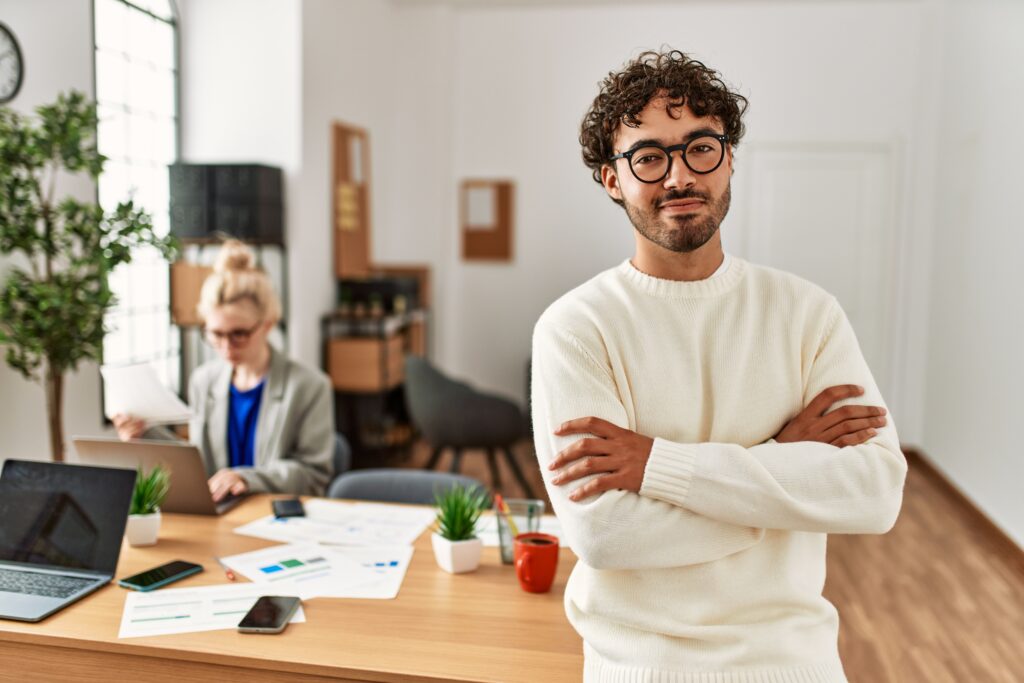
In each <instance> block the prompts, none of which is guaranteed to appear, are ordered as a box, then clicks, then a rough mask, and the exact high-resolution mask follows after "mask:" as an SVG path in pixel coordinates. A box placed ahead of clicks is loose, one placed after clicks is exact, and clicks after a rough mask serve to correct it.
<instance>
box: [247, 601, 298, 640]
mask: <svg viewBox="0 0 1024 683" xmlns="http://www.w3.org/2000/svg"><path fill="white" fill-rule="evenodd" d="M301 604H302V601H301V600H299V599H298V598H294V597H288V596H282V595H264V596H263V597H261V598H260V599H259V600H257V601H256V604H254V605H253V606H252V608H250V609H249V611H248V613H246V615H245V616H244V617H242V620H241V621H240V622H238V630H239V631H240V632H241V633H280V632H281V631H283V630H284V627H285V626H287V625H288V622H289V621H291V620H292V617H293V616H295V611H296V610H297V609H299V605H301Z"/></svg>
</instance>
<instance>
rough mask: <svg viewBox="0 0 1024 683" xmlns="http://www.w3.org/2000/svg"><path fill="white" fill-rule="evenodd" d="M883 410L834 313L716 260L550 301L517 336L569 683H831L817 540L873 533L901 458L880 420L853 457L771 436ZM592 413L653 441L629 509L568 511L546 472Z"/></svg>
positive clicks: (587, 505)
mask: <svg viewBox="0 0 1024 683" xmlns="http://www.w3.org/2000/svg"><path fill="white" fill-rule="evenodd" d="M837 384H859V385H861V386H863V387H864V389H865V393H864V395H863V396H860V397H858V398H857V399H856V402H857V403H861V404H865V405H878V406H882V405H884V402H883V401H882V397H881V395H880V394H879V391H878V387H877V386H876V385H875V381H874V379H873V378H872V376H871V372H870V371H869V370H868V367H867V365H866V364H865V362H864V358H863V356H862V354H861V352H860V348H859V346H858V344H857V339H856V337H855V336H854V333H853V330H852V329H851V327H850V324H849V322H848V320H847V318H846V316H845V315H844V314H843V311H842V309H841V308H840V307H839V305H838V303H837V302H836V300H835V299H834V298H833V297H831V296H830V295H828V294H827V293H825V292H824V291H823V290H821V289H820V288H818V287H816V286H815V285H812V284H810V283H808V282H806V281H804V280H801V279H799V278H797V277H795V276H792V275H789V274H786V273H782V272H779V271H776V270H772V269H769V268H764V267H760V266H755V265H752V264H750V263H747V262H746V261H743V260H742V259H739V258H734V259H733V261H732V263H731V265H730V267H729V268H728V270H726V271H725V272H724V273H722V274H721V275H720V276H719V277H716V278H714V279H707V280H701V281H696V282H676V281H668V280H659V279H656V278H653V277H650V276H648V275H645V274H643V273H641V272H640V271H638V270H636V269H635V268H634V267H633V266H632V265H631V264H630V263H629V261H626V262H624V263H623V264H622V265H620V266H618V267H616V268H613V269H612V270H609V271H606V272H604V273H601V274H600V275H598V276H597V277H595V278H593V279H592V280H590V281H589V282H587V283H585V284H583V285H582V286H580V287H578V288H576V289H575V290H573V291H571V292H569V293H568V294H566V295H565V296H563V297H562V298H561V299H559V300H558V301H557V302H555V303H554V304H553V305H552V306H551V307H550V308H548V310H547V311H546V312H545V313H544V314H543V315H542V316H541V318H540V320H539V321H538V323H537V326H536V329H535V331H534V339H533V420H534V431H535V435H536V437H535V438H536V446H537V455H538V458H539V460H540V464H541V469H542V471H543V472H544V476H545V483H546V486H547V490H548V495H549V496H550V497H551V501H552V504H553V506H554V509H555V512H556V513H557V515H558V517H559V518H560V519H561V522H562V528H563V532H564V535H565V536H564V537H565V539H566V542H567V543H568V544H569V545H570V547H571V548H572V549H573V551H574V552H575V553H576V555H577V556H578V557H579V560H580V561H579V562H578V563H577V565H576V568H575V570H574V571H573V573H572V576H571V578H570V580H569V584H568V586H567V588H566V594H565V608H566V612H567V614H568V617H569V621H570V622H571V623H572V625H573V626H574V627H575V628H576V630H577V631H578V632H579V633H580V635H581V636H582V638H583V640H584V653H585V661H586V664H585V680H587V681H616V682H623V683H624V682H633V681H651V682H656V683H712V682H713V683H769V682H770V683H791V682H792V683H797V682H800V683H818V682H823V683H824V682H827V683H833V682H836V681H845V680H846V679H845V676H844V673H843V669H842V665H841V664H840V661H839V655H838V649H837V638H838V615H837V613H836V610H835V608H834V607H833V606H832V605H831V604H830V603H829V602H828V601H827V600H825V598H823V597H822V594H821V593H822V587H823V585H824V582H825V542H826V534H828V533H872V534H878V533H884V532H886V531H887V530H888V529H889V528H890V527H891V526H892V525H893V523H894V522H895V520H896V516H897V514H898V513H899V509H900V504H901V502H902V492H903V481H904V477H905V474H906V461H905V460H904V458H903V455H902V453H901V452H900V449H899V441H898V439H897V436H896V430H895V428H894V426H893V423H892V420H891V418H890V419H889V420H888V425H887V426H886V427H884V428H881V429H879V431H878V434H877V436H875V437H874V438H872V439H871V440H870V441H869V442H868V443H866V444H863V445H861V446H855V447H848V448H842V449H840V448H836V447H834V446H830V445H827V444H821V443H814V442H802V443H788V444H780V443H776V442H775V441H773V440H772V436H773V435H774V434H777V433H778V432H779V430H780V429H781V428H782V427H783V426H784V425H785V424H786V423H787V422H788V421H789V420H790V419H792V418H793V417H794V416H795V415H796V414H797V413H798V412H799V411H800V410H801V409H802V408H803V407H804V406H806V405H807V403H808V402H809V401H810V400H811V399H813V398H814V397H815V396H817V395H818V393H820V392H821V391H822V390H823V389H825V388H827V387H830V386H834V385H837ZM591 415H592V416H596V417H600V418H603V419H605V420H608V421H610V422H613V423H615V424H617V425H619V426H622V427H626V428H628V429H631V430H634V431H636V432H639V433H641V434H645V435H647V436H650V437H654V438H655V441H654V447H653V449H652V451H651V457H650V460H649V462H648V463H647V470H646V473H645V476H644V480H643V486H642V487H641V490H640V492H639V494H637V493H631V492H626V491H608V492H605V493H603V494H601V495H599V496H594V497H591V498H588V499H586V500H583V501H580V502H572V501H570V500H569V499H568V494H569V493H570V492H571V491H572V490H573V489H574V488H576V487H577V486H578V485H579V484H581V483H582V482H583V481H586V479H584V480H581V481H578V482H574V483H571V484H569V485H566V486H561V487H560V486H553V485H551V483H550V479H551V477H552V476H553V473H552V472H549V471H548V469H547V465H548V463H549V462H551V460H552V459H553V458H554V456H555V455H556V454H557V452H558V451H559V450H561V449H563V448H565V447H566V446H567V445H569V444H570V443H571V442H572V441H573V440H575V439H578V438H582V435H575V436H570V437H555V436H554V435H553V434H552V432H553V431H554V430H555V429H556V428H557V427H558V426H559V425H560V424H561V423H562V422H564V421H566V420H570V419H574V418H579V417H587V416H591Z"/></svg>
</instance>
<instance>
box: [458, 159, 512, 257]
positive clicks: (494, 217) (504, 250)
mask: <svg viewBox="0 0 1024 683" xmlns="http://www.w3.org/2000/svg"><path fill="white" fill-rule="evenodd" d="M514 199H515V184H514V183H513V182H512V181H511V180H482V179H467V180H463V181H462V185H461V186H460V188H459V215H460V223H461V225H462V258H463V259H464V260H466V261H511V260H512V228H513V202H514Z"/></svg>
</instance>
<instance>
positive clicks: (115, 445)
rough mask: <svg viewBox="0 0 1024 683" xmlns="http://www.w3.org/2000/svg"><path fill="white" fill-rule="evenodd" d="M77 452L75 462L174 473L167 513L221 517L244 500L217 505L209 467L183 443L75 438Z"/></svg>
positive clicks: (163, 506) (73, 455) (163, 507)
mask: <svg viewBox="0 0 1024 683" xmlns="http://www.w3.org/2000/svg"><path fill="white" fill-rule="evenodd" d="M71 443H72V444H74V447H75V448H74V452H73V453H71V454H70V455H69V457H68V460H69V461H71V462H77V463H81V464H83V465H99V466H100V467H124V468H128V469H131V470H136V469H138V468H139V467H141V468H142V469H143V471H144V472H148V471H149V470H151V469H153V468H154V467H156V466H157V465H163V466H164V467H165V468H166V469H167V470H168V471H170V473H171V488H170V490H169V491H168V492H167V498H165V499H164V502H163V503H162V504H161V505H160V509H161V510H162V511H163V512H180V513H185V514H190V515H219V514H222V513H224V512H227V511H228V510H230V509H231V508H233V507H234V506H235V505H237V504H238V503H239V502H240V501H241V500H242V496H236V497H231V498H228V499H225V500H223V501H221V502H219V503H214V502H213V498H212V497H211V496H210V487H209V486H208V485H207V483H206V480H207V474H206V466H205V465H204V464H203V456H202V454H200V452H199V449H198V448H196V447H195V446H193V445H191V444H186V443H182V442H179V441H147V440H142V439H136V440H134V441H120V440H118V439H86V438H82V437H77V436H76V437H72V439H71Z"/></svg>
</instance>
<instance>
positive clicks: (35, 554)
mask: <svg viewBox="0 0 1024 683" xmlns="http://www.w3.org/2000/svg"><path fill="white" fill-rule="evenodd" d="M134 487H135V472H132V471H130V470H122V469H110V468H105V467H83V466H79V465H63V464H56V463H52V462H27V461H22V460H8V461H6V462H5V463H4V468H3V472H2V473H0V520H2V523H0V618H3V619H16V620H19V621H40V620H41V619H44V618H46V617H48V616H49V615H51V614H53V613H54V612H56V611H57V610H59V609H61V608H62V607H66V606H67V605H70V604H71V603H72V602H75V601H76V600H79V599H80V598H83V597H85V596H86V595H88V594H89V593H92V592H93V591H94V590H96V589H97V588H100V587H101V586H104V585H106V584H107V583H109V582H110V580H111V579H112V578H113V577H114V572H115V571H117V559H118V556H119V555H120V553H121V537H122V536H124V527H125V524H126V523H127V521H128V509H129V506H130V505H131V499H132V489H133V488H134Z"/></svg>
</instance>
